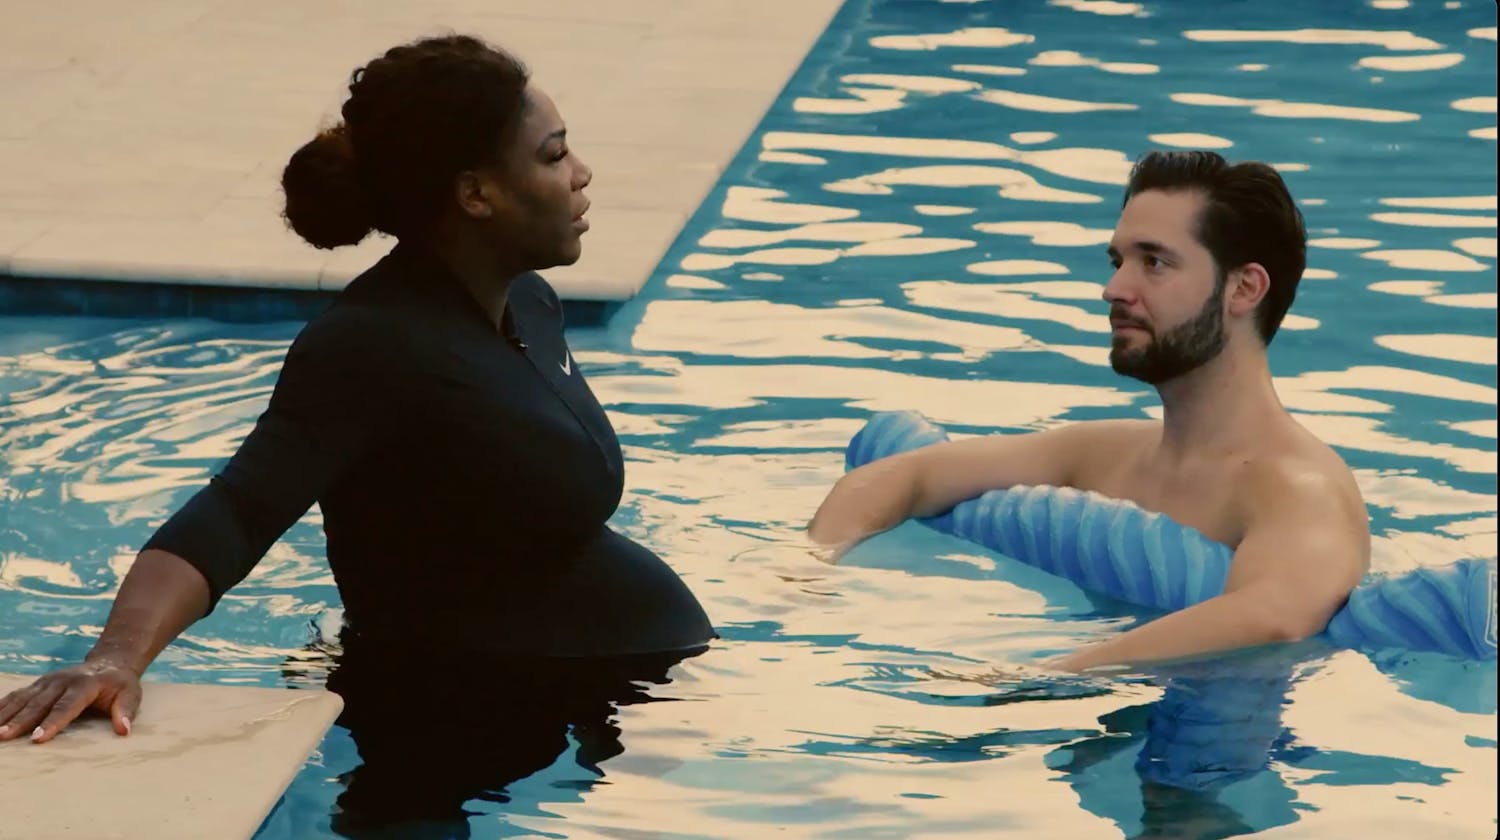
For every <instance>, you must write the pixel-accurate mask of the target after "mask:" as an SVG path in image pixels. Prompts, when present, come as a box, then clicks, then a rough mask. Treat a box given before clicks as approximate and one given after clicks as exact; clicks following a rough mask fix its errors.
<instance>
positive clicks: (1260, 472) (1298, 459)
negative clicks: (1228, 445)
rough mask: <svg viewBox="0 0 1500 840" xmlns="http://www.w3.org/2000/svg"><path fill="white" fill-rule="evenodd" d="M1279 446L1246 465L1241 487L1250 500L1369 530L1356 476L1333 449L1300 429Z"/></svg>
mask: <svg viewBox="0 0 1500 840" xmlns="http://www.w3.org/2000/svg"><path fill="white" fill-rule="evenodd" d="M1279 443H1280V444H1281V445H1280V446H1278V447H1276V448H1274V449H1271V448H1268V449H1267V450H1266V451H1263V452H1260V453H1257V454H1256V456H1255V457H1252V458H1250V459H1249V460H1247V461H1246V462H1245V465H1244V469H1243V471H1242V473H1241V475H1240V483H1241V486H1242V487H1244V488H1245V489H1246V490H1247V491H1248V492H1247V493H1246V494H1245V495H1246V500H1247V501H1249V502H1251V503H1252V504H1253V505H1255V506H1256V507H1257V508H1259V509H1261V510H1264V509H1267V508H1276V509H1282V510H1285V509H1287V508H1289V507H1295V508H1297V509H1299V510H1300V511H1301V512H1302V513H1303V514H1305V515H1309V516H1321V517H1330V516H1332V517H1338V518H1339V519H1343V520H1345V521H1349V522H1357V523H1358V525H1359V527H1361V528H1365V527H1368V525H1367V514H1366V511H1365V505H1364V497H1363V495H1362V494H1361V493H1360V490H1359V483H1358V481H1356V479H1355V477H1354V472H1353V471H1352V470H1351V469H1350V468H1349V465H1348V464H1346V463H1345V462H1344V459H1343V458H1341V457H1339V454H1338V453H1337V452H1335V451H1334V450H1333V448H1332V447H1331V446H1329V445H1328V444H1326V443H1324V442H1323V441H1321V440H1319V439H1318V438H1316V437H1315V436H1313V435H1312V434H1311V433H1310V432H1307V431H1306V430H1305V429H1302V428H1301V427H1300V426H1297V427H1295V429H1294V430H1292V431H1291V432H1289V433H1288V434H1287V435H1285V436H1284V438H1283V440H1281V441H1280V442H1279Z"/></svg>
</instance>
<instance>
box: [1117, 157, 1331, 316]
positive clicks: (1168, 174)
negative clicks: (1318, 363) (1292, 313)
mask: <svg viewBox="0 0 1500 840" xmlns="http://www.w3.org/2000/svg"><path fill="white" fill-rule="evenodd" d="M1145 190H1165V191H1174V190H1197V191H1199V192H1201V193H1202V194H1203V196H1204V199H1205V201H1204V207H1203V212H1202V214H1200V215H1199V217H1198V231H1197V236H1198V241H1199V242H1200V243H1202V245H1203V247H1204V248H1207V249H1208V252H1209V253H1210V254H1212V255H1213V258H1214V265H1215V267H1216V268H1217V270H1218V273H1219V283H1220V285H1221V287H1222V284H1223V283H1224V282H1225V280H1226V279H1227V277H1228V274H1227V272H1228V271H1229V270H1231V269H1234V268H1238V267H1239V266H1242V265H1245V264H1247V263H1260V265H1261V266H1262V267H1264V268H1265V270H1266V274H1268V275H1270V278H1271V288H1270V289H1269V290H1268V291H1267V292H1266V296H1265V298H1264V299H1263V300H1262V301H1261V302H1260V307H1259V308H1258V309H1257V310H1256V313H1255V324H1256V327H1257V329H1258V330H1259V332H1260V337H1261V340H1262V341H1264V342H1265V343H1266V344H1267V345H1269V344H1270V343H1271V339H1272V338H1274V337H1275V335H1276V331H1277V330H1278V329H1279V328H1280V327H1281V321H1282V319H1283V318H1285V317H1286V312H1287V310H1288V309H1290V308H1291V306H1292V300H1293V299H1294V298H1295V297H1296V296H1297V284H1298V283H1299V282H1301V280H1302V272H1303V271H1305V270H1306V268H1307V229H1306V227H1305V226H1304V224H1303V220H1302V211H1300V210H1298V209H1297V203H1296V202H1295V201H1293V200H1292V195H1291V193H1290V191H1288V190H1287V187H1286V182H1284V181H1283V180H1282V179H1281V173H1279V172H1277V171H1276V170H1275V169H1274V168H1272V167H1270V166H1268V165H1266V164H1264V163H1257V162H1255V161H1247V162H1242V163H1235V164H1231V163H1229V162H1228V161H1226V160H1224V158H1223V157H1222V156H1221V155H1219V154H1217V153H1215V152H1200V151H1171V152H1164V151H1154V152H1149V153H1147V154H1146V155H1144V156H1142V157H1141V159H1140V160H1139V161H1137V162H1136V164H1135V167H1134V169H1132V170H1131V173H1130V181H1129V183H1128V184H1127V185H1126V187H1125V203H1129V201H1130V199H1131V198H1132V197H1133V196H1135V194H1136V193H1139V192H1143V191H1145Z"/></svg>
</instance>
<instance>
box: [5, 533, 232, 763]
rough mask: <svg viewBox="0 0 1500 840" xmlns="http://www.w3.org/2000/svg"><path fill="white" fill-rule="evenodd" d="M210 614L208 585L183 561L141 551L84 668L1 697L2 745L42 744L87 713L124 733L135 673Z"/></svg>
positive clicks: (137, 696)
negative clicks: (24, 740)
mask: <svg viewBox="0 0 1500 840" xmlns="http://www.w3.org/2000/svg"><path fill="white" fill-rule="evenodd" d="M207 610H208V581H207V580H206V579H204V577H203V575H202V574H200V573H199V572H198V570H197V569H195V568H193V566H192V565H191V564H189V563H188V562H187V561H186V560H184V559H182V558H181V557H178V556H176V555H173V554H168V553H167V552H164V551H143V552H141V554H140V556H139V557H137V558H136V561H135V565H133V566H132V567H131V568H130V573H129V574H127V575H126V576H125V581H124V582H123V583H122V584H121V585H120V594H119V595H118V596H116V597H115V603H114V608H113V609H112V610H110V614H109V621H108V622H107V623H106V624H105V625H104V631H103V632H102V633H101V634H100V636H99V641H98V642H97V643H95V645H94V649H93V650H92V651H90V652H89V654H88V656H86V657H84V661H83V664H81V665H75V666H73V667H71V668H64V669H62V670H60V671H55V672H53V673H51V674H47V675H46V676H44V677H42V678H41V679H39V680H37V681H36V682H34V683H32V684H31V685H30V686H27V687H26V688H22V689H18V690H16V691H13V692H11V693H10V694H8V695H6V696H5V697H4V698H0V741H7V740H10V739H12V738H15V737H17V736H20V735H22V734H25V733H28V732H29V733H31V740H33V741H35V742H37V743H43V742H46V741H48V740H51V738H52V737H53V736H54V735H56V734H57V733H58V732H60V731H62V729H63V728H64V727H66V726H67V725H68V724H70V723H72V722H73V720H74V719H76V718H77V717H78V716H79V715H80V714H82V713H83V712H84V710H86V709H90V708H93V709H96V710H98V711H100V712H104V713H106V714H108V715H109V716H110V718H111V719H112V720H113V721H114V727H115V732H117V733H119V734H121V735H129V734H130V721H131V719H132V718H134V717H135V714H136V711H137V710H138V709H139V708H140V703H141V684H140V677H141V674H143V673H145V671H146V668H147V667H149V666H150V664H151V662H152V661H153V660H154V659H156V656H157V654H159V653H161V651H162V649H163V648H165V647H166V646H167V645H169V644H171V642H172V640H173V639H175V638H177V636H178V635H180V634H181V633H182V631H184V630H186V629H187V628H188V626H189V625H191V624H192V623H193V622H194V621H197V620H198V618H199V617H200V616H202V615H203V614H204V613H205V612H206V611H207Z"/></svg>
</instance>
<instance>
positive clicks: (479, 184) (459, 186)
mask: <svg viewBox="0 0 1500 840" xmlns="http://www.w3.org/2000/svg"><path fill="white" fill-rule="evenodd" d="M491 189H492V187H491V186H490V183H489V179H487V178H485V177H484V176H483V175H482V174H480V173H478V172H474V171H466V172H460V173H458V177H457V178H455V179H454V180H453V198H454V199H455V200H456V201H457V202H458V206H459V209H461V210H463V211H464V214H465V215H467V216H468V217H469V218H471V219H488V218H489V217H490V216H491V215H493V214H494V212H495V208H494V203H493V201H492V200H491V198H492V197H491V195H490V191H491Z"/></svg>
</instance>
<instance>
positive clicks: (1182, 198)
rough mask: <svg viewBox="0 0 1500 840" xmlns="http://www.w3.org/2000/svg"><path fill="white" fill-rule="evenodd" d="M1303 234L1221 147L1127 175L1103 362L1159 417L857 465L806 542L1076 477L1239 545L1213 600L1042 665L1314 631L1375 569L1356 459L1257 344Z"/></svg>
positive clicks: (1119, 661)
mask: <svg viewBox="0 0 1500 840" xmlns="http://www.w3.org/2000/svg"><path fill="white" fill-rule="evenodd" d="M1306 243H1307V234H1306V231H1305V229H1304V227H1303V222H1302V216H1301V213H1300V212H1299V211H1298V210H1297V207H1296V204H1295V203H1294V202H1293V200H1292V197H1291V195H1290V194H1289V193H1288V191H1287V188H1286V185H1285V184H1284V183H1283V181H1282V180H1281V177H1280V175H1278V174H1277V172H1276V171H1275V170H1274V169H1272V168H1271V167H1269V166H1266V165H1265V164H1261V163H1254V162H1248V163H1239V164H1234V165H1230V164H1229V163H1227V162H1226V161H1225V160H1224V159H1223V158H1222V157H1220V156H1219V155H1217V154H1214V153H1212V152H1153V153H1151V154H1148V155H1146V156H1145V157H1144V158H1142V159H1141V160H1140V161H1139V162H1137V164H1136V166H1135V168H1134V169H1133V171H1132V172H1131V176H1130V180H1129V183H1128V185H1127V187H1126V191H1125V203H1124V208H1123V210H1122V212H1121V214H1120V219H1119V223H1118V225H1117V226H1116V228H1115V232H1114V236H1113V238H1112V239H1111V241H1110V245H1109V256H1110V262H1111V263H1112V264H1113V265H1114V268H1115V272H1114V275H1113V276H1112V277H1111V278H1110V280H1109V283H1108V284H1107V285H1106V286H1105V287H1104V299H1105V300H1106V301H1108V302H1109V305H1110V310H1109V319H1110V324H1111V326H1112V327H1113V334H1112V339H1111V348H1110V365H1111V366H1112V367H1113V368H1114V370H1115V371H1116V372H1118V373H1121V374H1124V375H1126V376H1131V377H1134V378H1136V379H1139V380H1141V381H1143V382H1146V383H1148V384H1150V385H1152V386H1154V387H1155V388H1156V390H1157V393H1158V394H1159V395H1160V397H1161V401H1162V407H1163V410H1164V415H1163V419H1162V421H1160V422H1157V421H1151V420H1107V421H1094V422H1083V423H1077V424H1073V425H1069V426H1064V427H1060V428H1056V429H1050V430H1047V431H1043V432H1038V433H1034V434H1026V435H1004V436H1000V435H996V436H987V437H981V438H975V439H968V440H961V441H952V442H946V443H942V444H938V445H935V446H930V447H926V448H923V449H919V450H916V451H912V452H907V453H903V454H901V455H897V456H894V457H891V458H887V459H884V460H881V461H877V462H874V463H871V464H868V465H865V466H863V467H860V468H858V469H856V470H853V471H851V472H849V473H848V474H847V475H845V476H844V477H843V478H842V479H840V480H839V482H838V483H837V484H835V486H834V487H833V489H832V491H831V492H830V493H829V495H828V497H827V498H826V499H825V500H824V502H823V504H822V506H821V507H820V508H819V509H818V512H817V514H816V515H815V516H814V517H813V521H812V523H811V524H810V526H809V535H810V536H811V537H812V539H813V541H814V542H816V543H818V544H819V545H820V546H821V547H823V548H825V549H828V550H831V552H832V555H833V556H834V557H837V556H839V555H842V554H843V553H844V552H846V551H847V550H848V549H850V548H852V547H853V546H854V545H855V544H857V543H859V542H860V541H862V540H864V539H866V538H868V537H870V536H872V535H874V534H877V533H880V532H881V531H884V530H887V529H889V528H892V527H895V526H896V525H898V524H900V523H901V522H902V521H904V520H906V519H907V518H909V517H913V516H917V517H925V516H932V515H936V514H939V513H942V512H944V511H946V510H948V509H949V508H951V507H953V506H954V505H955V504H957V503H958V502H960V501H964V500H966V499H971V498H974V497H976V496H979V495H981V494H982V493H984V492H985V491H987V490H991V489H997V488H1005V487H1009V486H1012V485H1053V486H1071V487H1076V488H1079V489H1082V490H1091V491H1096V492H1099V493H1102V494H1104V495H1107V496H1111V497H1114V498H1118V499H1128V500H1130V501H1133V502H1135V503H1137V504H1139V505H1140V506H1141V507H1143V508H1146V509H1148V510H1154V511H1158V512H1160V513H1163V514H1165V515H1167V516H1169V517H1171V518H1172V519H1174V520H1176V521H1177V522H1178V523H1181V524H1183V525H1187V526H1191V527H1194V528H1197V529H1198V530H1200V531H1202V532H1203V533H1204V534H1205V535H1206V536H1208V537H1209V538H1211V539H1214V540H1217V541H1219V542H1222V543H1223V544H1225V545H1227V546H1229V547H1231V548H1233V549H1234V560H1233V562H1232V564H1231V566H1230V571H1229V577H1228V581H1227V583H1226V585H1225V589H1224V592H1223V594H1222V595H1219V596H1217V597H1214V598H1211V599H1209V600H1207V601H1204V602H1202V603H1200V604H1196V605H1193V606H1191V607H1188V608H1186V609H1183V610H1180V611H1178V612H1176V613H1172V614H1170V615H1167V616H1164V617H1162V618H1159V619H1157V620H1155V621H1152V622H1150V623H1148V624H1145V625H1142V626H1140V627H1137V628H1135V629H1132V630H1130V631H1128V632H1125V633H1122V634H1120V635H1118V636H1115V637H1113V638H1110V639H1108V640H1106V641H1103V642H1101V643H1098V644H1094V645H1091V646H1089V647H1085V648H1083V649H1081V650H1078V651H1075V652H1073V653H1071V654H1069V655H1067V656H1064V657H1061V658H1059V659H1056V660H1053V661H1052V662H1051V663H1050V664H1051V665H1053V666H1055V667H1057V668H1059V669H1063V670H1071V671H1082V670H1088V669H1091V668H1097V667H1101V666H1110V665H1134V664H1141V663H1148V662H1159V661H1163V660H1172V659H1179V658H1183V657H1189V656H1195V655H1200V654H1206V653H1212V652H1217V651H1226V650H1231V649H1235V648H1241V647H1249V646H1255V645H1261V644H1267V643H1273V642H1283V641H1294V640H1298V639H1302V638H1305V637H1307V636H1310V635H1313V634H1316V633H1318V632H1320V631H1321V630H1322V629H1323V628H1324V627H1325V626H1326V625H1327V623H1328V620H1329V619H1330V618H1331V617H1332V616H1333V614H1334V613H1335V612H1337V611H1338V610H1339V608H1340V607H1342V606H1343V604H1344V602H1345V599H1346V598H1347V597H1348V595H1349V592H1350V591H1351V590H1352V589H1353V588H1354V587H1355V585H1357V584H1358V583H1359V581H1360V579H1361V578H1362V577H1363V575H1364V573H1365V571H1366V569H1367V568H1368V566H1369V556H1370V534H1369V522H1368V518H1367V515H1366V512H1365V507H1364V501H1363V499H1362V498H1361V497H1360V492H1359V488H1358V486H1357V485H1356V483H1355V481H1354V477H1353V475H1352V474H1351V473H1350V471H1349V468H1348V467H1347V466H1346V465H1345V464H1344V463H1343V461H1342V460H1341V459H1340V458H1339V457H1338V455H1336V454H1335V453H1334V452H1333V450H1332V449H1330V448H1329V447H1328V446H1327V445H1325V444H1323V443H1322V442H1321V441H1319V440H1317V439H1316V438H1315V437H1314V436H1313V435H1312V434H1311V433H1309V432H1308V431H1307V430H1306V429H1304V428H1303V427H1302V426H1301V425H1299V424H1298V423H1297V422H1296V421H1295V420H1294V419H1293V418H1292V417H1291V416H1290V415H1289V414H1288V413H1287V412H1286V410H1285V409H1283V408H1282V406H1281V402H1280V400H1279V399H1278V398H1277V395H1276V390H1275V387H1274V385H1273V383H1272V380H1271V373H1270V369H1269V366H1268V364H1267V361H1266V348H1267V346H1268V345H1269V344H1270V342H1271V340H1272V338H1274V336H1275V334H1276V330H1277V328H1278V327H1279V326H1280V324H1281V320H1282V318H1283V316H1285V314H1286V311H1287V309H1288V308H1289V307H1290V305H1291V302H1292V299H1293V297H1295V295H1296V289H1297V283H1298V281H1299V280H1300V279H1301V277H1302V272H1303V269H1304V268H1305V267H1306V248H1307V245H1306Z"/></svg>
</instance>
